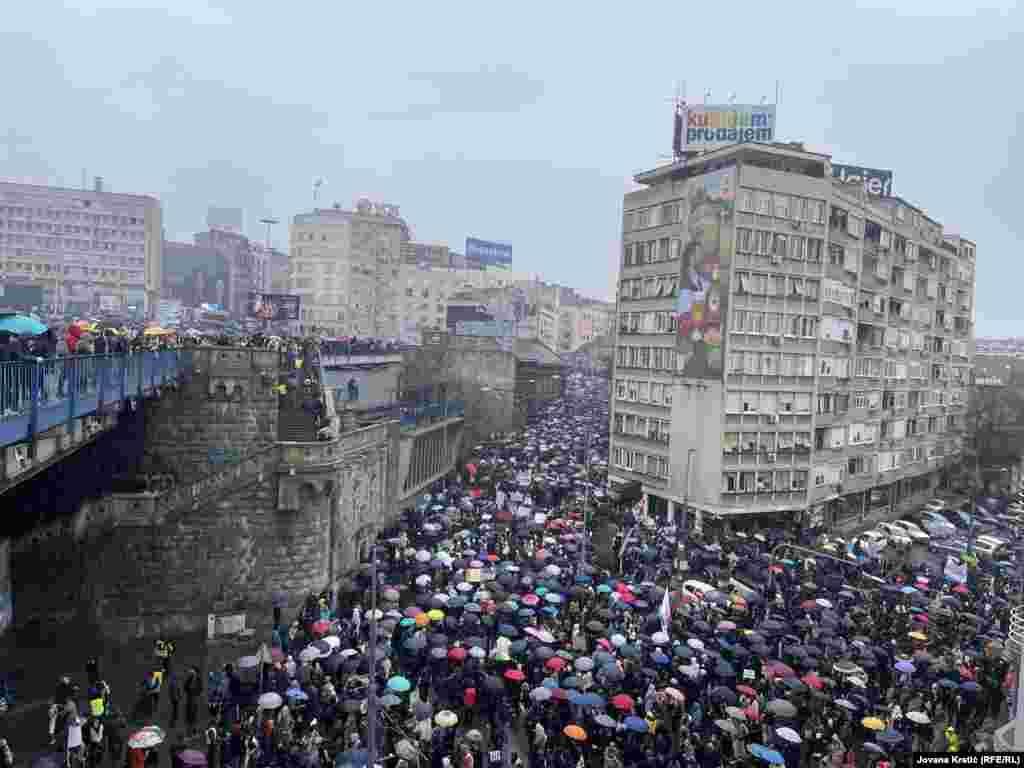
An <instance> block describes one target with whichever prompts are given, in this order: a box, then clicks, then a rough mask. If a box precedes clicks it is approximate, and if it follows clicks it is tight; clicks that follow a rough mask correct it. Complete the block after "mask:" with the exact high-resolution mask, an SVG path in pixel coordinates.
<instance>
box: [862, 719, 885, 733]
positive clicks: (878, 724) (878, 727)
mask: <svg viewBox="0 0 1024 768" xmlns="http://www.w3.org/2000/svg"><path fill="white" fill-rule="evenodd" d="M860 724H861V725H863V726H864V727H865V728H867V729H868V730H869V731H884V730H885V723H883V722H882V721H881V720H879V719H878V718H877V717H865V718H864V719H863V720H861V721H860Z"/></svg>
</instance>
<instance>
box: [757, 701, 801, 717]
mask: <svg viewBox="0 0 1024 768" xmlns="http://www.w3.org/2000/svg"><path fill="white" fill-rule="evenodd" d="M765 709H766V710H767V711H768V712H771V713H772V714H773V715H777V716H779V717H796V707H794V706H793V705H792V704H791V703H790V702H788V701H786V700H785V699H772V700H771V701H769V702H768V704H767V705H766V706H765Z"/></svg>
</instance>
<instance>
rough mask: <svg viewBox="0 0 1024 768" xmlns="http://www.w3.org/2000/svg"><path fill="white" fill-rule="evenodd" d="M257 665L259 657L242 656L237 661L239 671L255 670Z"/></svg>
mask: <svg viewBox="0 0 1024 768" xmlns="http://www.w3.org/2000/svg"><path fill="white" fill-rule="evenodd" d="M259 665H260V658H259V656H243V657H242V658H240V659H239V660H238V668H239V669H256V667H258V666H259Z"/></svg>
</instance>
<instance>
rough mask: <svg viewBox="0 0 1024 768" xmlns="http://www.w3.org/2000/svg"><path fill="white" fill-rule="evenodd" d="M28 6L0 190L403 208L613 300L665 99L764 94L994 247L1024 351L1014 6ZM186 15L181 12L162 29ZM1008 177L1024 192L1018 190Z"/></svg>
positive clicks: (233, 2)
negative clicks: (27, 183) (637, 186)
mask: <svg viewBox="0 0 1024 768" xmlns="http://www.w3.org/2000/svg"><path fill="white" fill-rule="evenodd" d="M895 4H896V5H897V6H898V10H893V9H892V8H891V7H890V5H891V3H888V2H882V0H871V2H865V3H859V4H851V3H845V2H835V1H833V2H824V3H822V2H776V3H749V4H748V3H742V2H741V3H679V2H666V3H645V2H634V3H625V4H623V3H614V4H612V3H607V4H604V3H588V4H582V3H572V2H566V3H552V2H545V3H534V2H529V1H527V2H518V3H514V4H501V5H498V4H494V3H475V4H468V3H456V2H447V3H402V2H397V3H391V4H382V3H360V4H355V3H350V2H340V3H338V2H334V3H327V2H304V1H303V0H292V2H288V3H278V2H275V3H271V2H265V0H244V2H243V1H242V0H209V1H208V2H205V1H204V0H174V2H173V3H170V2H152V1H151V2H145V1H143V2H135V3H129V2H120V3H119V2H115V1H114V0H83V1H82V2H67V3H60V2H53V1H52V0H37V1H36V2H33V3H17V4H13V5H11V6H10V7H7V8H5V11H4V20H3V24H2V25H0V66H2V69H3V72H4V77H3V80H4V88H3V91H2V97H0V98H2V101H0V105H2V108H0V160H2V161H3V165H2V170H0V175H2V176H4V177H7V178H23V179H31V180H34V181H38V182H42V183H47V182H48V183H63V184H65V185H68V186H74V185H77V184H79V183H80V180H81V175H82V170H83V169H86V170H87V171H88V175H89V177H90V178H91V177H92V176H94V175H102V176H104V177H105V178H106V180H107V183H108V185H109V186H110V187H111V188H113V189H114V190H116V191H123V192H143V193H149V194H154V195H158V196H159V197H160V198H161V200H162V201H163V208H164V218H165V222H166V228H167V234H168V237H171V238H175V239H183V240H187V239H190V238H191V234H192V233H193V232H195V231H198V230H200V229H202V227H203V222H204V220H205V213H206V208H207V206H208V205H210V204H216V205H224V206H239V207H242V208H244V209H245V210H246V220H247V225H248V230H249V234H251V235H254V236H258V237H262V236H263V231H262V228H261V226H260V225H259V224H258V219H259V218H260V217H262V216H264V215H267V214H268V213H270V214H273V215H274V216H276V217H278V218H280V219H282V222H283V223H282V224H281V225H279V227H278V230H277V233H276V238H275V239H276V241H277V243H278V244H280V245H284V244H285V242H286V239H287V229H286V222H287V221H288V219H289V218H290V217H291V216H292V215H293V214H295V213H297V212H299V211H302V210H306V209H308V208H310V207H311V206H312V182H313V180H314V179H315V178H316V177H318V176H322V177H323V178H324V179H326V185H325V186H324V188H323V190H322V198H321V200H322V201H324V202H330V201H334V200H337V201H339V202H341V203H342V204H343V205H345V206H346V207H347V206H349V205H351V203H352V201H353V200H354V199H355V198H356V197H359V196H368V197H371V198H375V199H378V200H380V201H383V202H390V203H393V204H396V205H400V206H401V208H402V213H403V215H404V216H405V217H406V219H407V220H408V221H409V223H410V224H411V225H412V227H413V229H414V234H415V236H416V238H417V239H420V240H427V241H442V242H447V243H449V244H450V245H451V246H452V247H453V248H456V249H458V250H460V251H461V250H462V244H463V242H464V240H465V237H466V236H467V235H469V236H475V237H481V238H484V239H494V240H506V241H509V242H511V243H512V246H513V259H514V266H515V268H516V269H518V270H523V271H528V272H530V273H535V274H540V275H542V276H543V277H544V278H546V279H549V280H555V281H558V282H562V283H565V284H569V285H573V286H575V287H577V288H579V289H581V290H582V291H584V292H585V293H587V294H590V295H593V296H595V297H602V298H610V297H612V296H613V284H614V280H615V271H616V265H617V262H616V254H617V253H618V239H619V234H620V233H619V229H620V216H619V211H620V209H621V205H622V194H623V192H624V191H626V190H627V189H629V187H630V181H629V179H630V177H631V176H632V174H633V173H635V172H636V171H639V170H642V169H646V168H650V167H653V166H654V165H655V164H656V162H657V156H658V155H659V154H663V153H666V152H668V151H669V149H670V144H671V116H670V104H669V99H670V97H671V95H672V93H673V90H674V87H675V84H676V83H677V82H678V81H681V80H685V81H686V82H687V92H688V95H689V96H690V97H691V98H699V97H700V96H702V94H703V93H704V91H705V90H711V91H712V93H713V96H714V98H713V100H714V101H718V100H725V98H726V97H727V95H728V94H729V93H730V92H736V94H737V100H738V101H739V102H741V103H742V102H757V101H760V99H761V97H762V96H768V97H769V100H771V98H772V96H773V94H774V91H775V81H776V79H780V80H781V81H782V82H783V94H782V99H781V104H780V106H779V112H778V115H779V118H778V135H779V137H780V138H782V139H784V140H802V141H805V142H807V143H809V144H810V145H811V146H812V147H814V148H816V149H823V150H825V151H830V152H831V153H832V154H833V156H834V157H835V159H836V161H837V162H846V163H852V164H863V165H868V166H873V167H877V168H890V169H892V170H893V171H894V174H895V176H894V191H895V193H896V194H899V195H900V196H902V197H905V198H907V199H908V200H910V201H912V202H914V203H917V204H920V205H921V206H922V207H923V208H924V209H925V210H926V211H928V212H929V213H930V214H932V215H933V216H934V217H935V218H937V219H938V220H939V221H941V222H943V223H944V224H945V225H946V229H947V231H958V232H960V233H962V234H964V235H965V236H967V237H970V238H972V239H973V240H975V241H977V243H978V256H979V270H978V272H979V277H978V331H979V334H981V335H1002V334H1017V333H1019V334H1021V335H1024V322H1021V321H1020V320H1019V318H1021V317H1022V315H1021V313H1020V312H1019V304H1020V301H1021V299H1020V297H1019V295H1018V294H1020V292H1021V278H1022V277H1024V266H1022V265H1021V262H1019V261H1018V260H1017V256H1018V255H1019V251H1018V248H1017V245H1018V242H1019V240H1020V238H1021V236H1022V235H1024V216H1022V215H1021V213H1020V208H1019V205H1020V203H1019V200H1020V195H1019V194H1018V193H1017V190H1018V189H1019V188H1020V187H1019V180H1018V179H1016V178H1015V177H1019V176H1020V174H1021V172H1022V170H1024V168H1022V164H1024V131H1022V125H1024V124H1022V119H1021V112H1022V99H1021V95H1020V94H1021V90H1020V78H1021V73H1022V72H1024V35H1022V16H1021V13H1020V12H1019V11H1018V10H1017V9H1016V8H1015V5H1016V4H1015V3H1012V2H1004V1H1003V0H983V2H982V3H981V4H980V5H982V6H984V7H983V8H979V5H978V4H971V3H965V2H947V1H946V0H932V1H931V2H924V1H921V2H919V1H918V0H907V1H906V2H899V1H898V0H897V2H896V3H895ZM168 7H173V10H170V11H169V10H167V8H168ZM1015 181H1016V184H1015Z"/></svg>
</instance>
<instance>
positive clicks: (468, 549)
mask: <svg viewBox="0 0 1024 768" xmlns="http://www.w3.org/2000/svg"><path fill="white" fill-rule="evenodd" d="M606 403H607V383H606V382H605V381H603V380H601V381H597V380H591V379H584V378H582V377H579V376H578V375H576V376H573V377H572V379H571V381H570V385H569V387H568V388H567V393H566V396H565V397H564V398H562V399H560V400H557V401H554V402H553V403H551V404H549V405H548V406H547V407H545V408H544V409H543V410H542V411H541V412H540V413H538V414H537V416H536V417H534V418H533V419H531V421H530V423H529V424H528V425H527V427H526V428H525V429H524V430H522V431H520V432H518V433H516V434H513V435H507V436H503V437H502V436H497V437H495V439H493V440H490V441H488V442H487V443H486V444H484V445H481V446H477V447H476V448H475V449H474V451H473V454H472V457H471V458H470V460H469V461H468V462H466V463H465V464H464V466H462V467H461V469H460V472H459V473H458V476H455V477H452V478H449V479H447V480H446V481H443V482H440V483H438V484H437V485H436V487H434V488H433V489H432V492H431V494H429V495H428V496H427V497H425V498H423V499H422V500H421V501H420V503H418V504H417V507H416V508H415V509H413V510H407V511H406V514H405V517H404V518H403V520H402V521H401V523H400V524H398V525H397V526H396V527H394V528H393V529H392V530H388V531H385V532H383V533H382V535H381V537H380V538H379V540H378V544H377V545H376V546H375V549H374V554H373V555H372V559H373V560H374V561H375V564H370V563H368V562H364V563H363V564H362V565H361V566H360V568H359V569H358V572H357V573H356V574H355V575H354V576H353V579H352V583H350V584H347V585H344V586H345V588H344V589H342V590H340V591H339V592H337V593H334V592H325V593H323V594H321V595H316V596H313V595H311V596H310V597H309V598H308V599H307V601H306V603H305V605H304V606H303V609H302V610H301V612H300V613H299V615H298V616H295V617H284V616H282V615H281V611H280V609H275V614H276V615H275V626H274V629H273V632H272V634H271V636H270V637H267V638H262V642H261V639H260V638H254V647H253V649H252V651H253V653H252V655H250V656H245V657H243V658H240V659H239V660H238V661H237V662H236V663H233V664H230V665H228V666H227V667H225V668H224V669H223V670H216V671H213V672H211V673H209V674H208V675H207V677H206V679H203V678H202V677H201V675H200V672H199V670H198V668H183V669H182V670H181V671H180V672H179V670H178V669H177V665H176V664H175V663H174V661H173V656H174V652H173V647H171V646H170V645H169V644H167V643H163V645H162V646H161V650H160V656H161V658H160V659H159V662H158V665H157V667H156V668H155V669H154V672H153V674H152V675H151V676H150V677H149V678H147V682H146V684H145V686H144V687H143V689H142V690H141V691H140V700H139V703H138V705H137V708H136V712H135V713H134V714H135V716H136V717H141V718H142V720H143V721H146V719H147V717H150V718H151V717H153V716H154V714H155V713H156V711H157V710H158V706H157V703H158V701H159V699H160V698H161V696H163V695H164V694H163V693H162V692H163V691H167V694H166V696H167V697H168V698H169V700H170V701H171V702H172V710H171V712H172V714H171V728H175V727H176V725H177V720H178V714H179V704H178V703H177V702H181V701H182V700H184V703H185V705H184V708H183V717H184V725H185V734H184V735H185V736H186V737H189V738H192V739H193V740H192V741H188V740H186V741H182V742H180V743H179V744H178V745H177V746H176V747H175V749H174V750H172V757H173V759H174V761H175V762H176V764H177V765H182V766H190V767H192V766H201V765H206V766H211V767H212V766H218V767H219V766H233V768H253V767H254V766H257V767H259V766H286V767H290V766H316V765H320V766H325V765H327V764H329V763H333V765H334V766H336V768H344V766H349V765H351V766H360V765H365V764H366V763H367V760H368V749H369V747H370V746H371V745H370V743H369V739H370V737H371V733H370V731H371V730H372V731H373V732H374V737H373V739H374V744H373V747H374V752H375V754H376V757H377V762H378V763H379V764H381V765H387V766H392V765H397V766H400V767H401V768H410V767H411V766H418V767H420V768H427V767H428V766H429V768H443V767H444V766H457V767H458V768H476V767H477V766H488V765H499V764H503V765H523V766H526V765H528V766H541V767H543V768H578V766H604V767H605V768H616V767H619V766H623V767H625V766H629V767H632V766H638V767H641V768H683V766H700V767H701V768H717V767H718V766H724V765H788V766H817V765H835V766H850V768H853V767H854V766H857V768H865V767H871V768H873V766H879V767H880V768H886V766H891V765H905V764H909V761H908V758H909V755H910V754H911V752H913V751H926V750H939V751H948V752H966V751H974V750H986V749H991V748H992V731H993V728H994V726H995V725H997V724H1001V723H1002V722H1004V721H1005V719H1006V718H1007V716H1008V712H1009V711H1010V710H1011V709H1012V707H1013V704H1014V702H1013V698H1014V696H1015V695H1016V682H1017V681H1016V679H1015V674H1014V670H1013V669H1011V668H1010V667H1009V666H1008V664H1007V662H1006V660H1005V655H1004V645H1005V642H1006V637H1007V633H1008V629H1009V620H1010V609H1011V607H1012V606H1013V605H1014V604H1015V603H1016V602H1018V599H1019V594H1017V593H1016V591H1015V590H1016V589H1018V588H1019V585H1012V584H1011V582H1009V581H1008V580H1007V578H1006V577H1004V576H1002V575H1000V574H999V573H997V572H994V571H993V572H990V571H989V570H988V569H987V566H986V565H985V563H984V562H982V561H976V562H975V564H974V565H973V566H972V568H971V571H970V573H969V574H968V576H967V579H966V580H965V581H950V580H949V579H947V578H945V576H944V573H943V571H942V569H941V568H935V567H934V565H933V564H930V563H929V561H928V560H922V561H920V562H918V563H917V564H914V563H912V562H911V561H909V560H908V561H907V562H906V563H905V564H903V565H901V566H899V567H890V568H888V569H887V570H885V571H881V570H878V569H877V568H876V567H875V566H871V565H869V566H868V567H864V566H862V565H859V564H857V563H855V562H853V561H844V560H842V559H840V558H835V557H831V556H827V555H825V554H824V553H820V554H810V553H808V552H805V551H803V550H799V549H796V548H794V549H792V550H791V551H789V552H783V553H782V555H783V556H784V558H783V559H780V558H779V557H776V556H773V554H772V551H773V549H774V548H775V547H776V546H777V545H778V544H779V543H780V541H783V539H781V538H780V537H781V536H783V534H781V533H780V532H778V531H765V532H758V533H752V534H748V535H724V534H721V535H720V534H717V533H710V532H708V531H705V532H704V533H703V535H700V534H696V533H694V532H692V531H691V532H687V533H686V534H685V535H684V536H677V532H676V531H675V530H674V528H673V527H672V523H673V521H671V520H667V519H657V515H656V514H655V515H652V514H648V511H647V508H646V506H645V505H643V504H641V505H638V506H635V507H629V508H627V509H621V508H619V507H617V506H616V505H615V504H613V503H612V502H611V501H610V499H609V496H608V488H607V480H606V472H607V457H608V438H607V424H608V413H607V405H606ZM613 522H614V523H616V524H617V525H618V528H619V529H620V531H621V533H620V535H619V536H618V537H615V536H613V535H609V534H608V532H609V531H610V530H611V528H610V525H611V524H612V523H613ZM680 542H683V547H682V548H680ZM375 579H376V581H375ZM1011 597H1012V599H1011ZM269 599H270V596H268V600H269ZM374 601H376V602H375V604H376V606H377V607H376V609H375V608H374V607H373V606H374ZM289 619H290V620H289ZM371 656H372V657H373V661H372V662H371ZM88 675H89V680H88V690H87V692H86V694H85V695H84V696H82V695H81V693H80V692H79V691H77V690H76V689H75V688H74V687H73V685H72V684H71V682H70V681H69V680H66V679H65V680H62V681H61V683H60V686H61V687H60V689H59V690H58V692H57V696H56V697H55V699H54V706H53V708H52V709H51V723H52V734H53V737H54V740H55V742H56V743H57V744H59V746H60V748H61V750H62V753H61V754H62V755H64V756H65V759H66V760H67V761H68V762H72V761H75V760H79V759H81V760H83V761H84V762H86V763H87V764H89V765H91V766H99V765H100V764H101V763H102V762H103V761H104V760H105V759H109V760H110V761H111V762H112V764H114V765H117V764H119V763H121V762H122V761H126V764H127V765H128V766H129V768H140V767H141V766H143V765H147V764H152V763H153V762H154V761H156V760H159V753H160V750H161V744H162V743H163V742H164V741H165V739H166V734H165V733H164V731H163V730H162V729H161V728H160V727H159V726H158V725H156V722H155V720H150V721H147V727H145V728H142V729H140V730H138V731H136V732H135V733H132V734H127V738H125V736H126V734H125V732H124V718H123V716H122V715H121V714H120V713H119V712H118V710H117V708H116V707H114V706H112V703H111V701H110V695H109V689H108V688H107V687H106V686H105V685H104V683H103V681H102V679H101V677H100V675H99V673H98V670H96V669H91V670H90V671H89V672H88ZM179 675H180V676H179ZM371 692H372V693H373V695H372V697H371ZM371 698H372V699H373V700H374V702H375V704H374V703H373V702H371ZM204 699H205V701H204ZM83 702H84V703H85V705H86V707H87V710H86V711H85V712H84V713H81V712H80V705H81V704H82V703H83ZM204 703H205V706H203V704H204ZM371 726H372V727H371ZM8 738H10V737H9V736H8ZM126 746H127V750H125V747H126ZM0 759H4V758H3V749H2V748H0Z"/></svg>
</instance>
